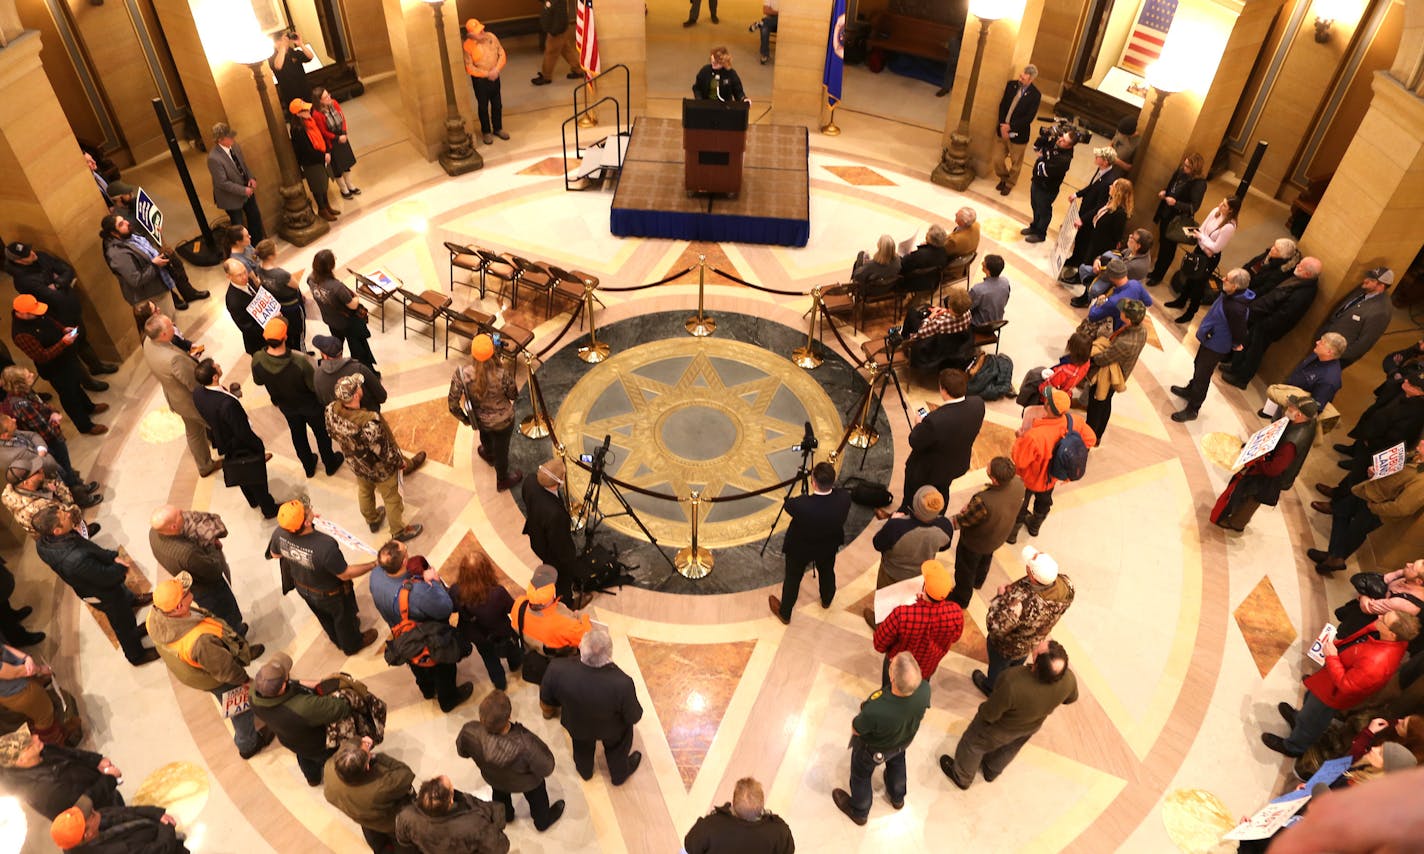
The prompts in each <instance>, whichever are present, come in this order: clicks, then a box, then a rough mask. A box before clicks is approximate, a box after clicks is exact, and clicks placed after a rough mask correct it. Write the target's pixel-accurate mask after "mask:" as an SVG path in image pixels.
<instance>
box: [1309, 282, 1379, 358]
mask: <svg viewBox="0 0 1424 854" xmlns="http://www.w3.org/2000/svg"><path fill="white" fill-rule="evenodd" d="M1363 293H1364V288H1355V289H1353V290H1351V291H1350V292H1349V293H1347V294H1345V295H1344V296H1343V297H1340V301H1339V302H1337V303H1335V305H1334V306H1333V307H1332V308H1331V309H1330V313H1329V314H1327V315H1325V317H1324V319H1323V320H1321V322H1320V328H1319V329H1317V330H1315V337H1316V338H1319V337H1320V336H1322V335H1324V334H1325V333H1327V332H1338V333H1340V334H1341V335H1343V336H1345V341H1346V342H1347V345H1346V347H1345V352H1344V353H1342V354H1341V355H1340V367H1342V368H1346V367H1349V366H1350V365H1353V364H1354V363H1355V362H1356V361H1357V360H1358V359H1359V358H1360V357H1361V356H1363V355H1365V353H1367V352H1369V350H1370V348H1371V347H1373V346H1375V342H1376V341H1378V340H1379V339H1380V336H1381V335H1383V334H1384V331H1385V329H1387V328H1388V327H1389V321H1390V318H1391V317H1393V316H1394V307H1393V306H1391V305H1390V302H1389V294H1388V293H1381V294H1376V295H1375V296H1372V297H1368V298H1366V299H1364V300H1362V301H1360V302H1358V303H1355V305H1353V306H1351V307H1350V310H1349V311H1346V310H1345V306H1346V305H1347V304H1348V303H1350V302H1351V301H1352V300H1354V299H1355V298H1356V297H1358V296H1360V295H1362V294H1363Z"/></svg>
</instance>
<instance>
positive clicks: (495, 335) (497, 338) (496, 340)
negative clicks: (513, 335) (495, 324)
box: [490, 332, 504, 347]
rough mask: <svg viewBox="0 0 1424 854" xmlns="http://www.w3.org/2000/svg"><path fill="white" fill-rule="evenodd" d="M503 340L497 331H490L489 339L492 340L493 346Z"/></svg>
mask: <svg viewBox="0 0 1424 854" xmlns="http://www.w3.org/2000/svg"><path fill="white" fill-rule="evenodd" d="M503 340H504V339H503V338H502V337H501V336H500V334H499V333H498V332H491V333H490V341H492V342H494V346H496V347H498V346H499V345H500V342H501V341H503Z"/></svg>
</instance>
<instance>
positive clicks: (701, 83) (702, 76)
mask: <svg viewBox="0 0 1424 854" xmlns="http://www.w3.org/2000/svg"><path fill="white" fill-rule="evenodd" d="M710 58H711V60H712V61H711V62H709V63H708V64H706V65H704V66H702V70H701V71H699V72H697V80H696V81H695V82H694V83H693V84H692V94H693V95H695V96H696V97H698V98H700V99H702V100H704V101H726V102H737V101H747V103H751V102H750V101H749V100H748V99H747V93H746V92H745V91H744V90H743V89H742V78H741V77H738V76H737V72H735V71H733V70H732V54H731V52H730V51H728V50H727V49H726V48H725V47H715V48H713V49H712V56H711V57H710Z"/></svg>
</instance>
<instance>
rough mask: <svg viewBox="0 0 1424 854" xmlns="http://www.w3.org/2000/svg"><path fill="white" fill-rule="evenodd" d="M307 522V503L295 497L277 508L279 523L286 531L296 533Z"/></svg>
mask: <svg viewBox="0 0 1424 854" xmlns="http://www.w3.org/2000/svg"><path fill="white" fill-rule="evenodd" d="M306 522H307V508H306V505H305V504H303V503H302V502H300V501H298V500H297V499H295V498H293V499H292V500H291V501H288V502H287V503H286V504H283V505H282V506H281V507H278V508H277V524H278V526H280V527H281V528H282V530H284V531H291V532H293V533H296V532H297V531H300V530H301V529H302V526H303V525H305V524H306Z"/></svg>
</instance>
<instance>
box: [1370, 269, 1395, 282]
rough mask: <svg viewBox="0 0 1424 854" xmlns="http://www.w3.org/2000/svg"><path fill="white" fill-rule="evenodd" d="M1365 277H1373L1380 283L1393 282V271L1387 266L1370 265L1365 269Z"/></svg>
mask: <svg viewBox="0 0 1424 854" xmlns="http://www.w3.org/2000/svg"><path fill="white" fill-rule="evenodd" d="M1365 278H1366V279H1374V280H1375V281H1376V282H1379V283H1380V284H1381V285H1392V284H1394V271H1393V270H1391V269H1390V268H1388V267H1371V268H1370V269H1368V270H1366V271H1365Z"/></svg>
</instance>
